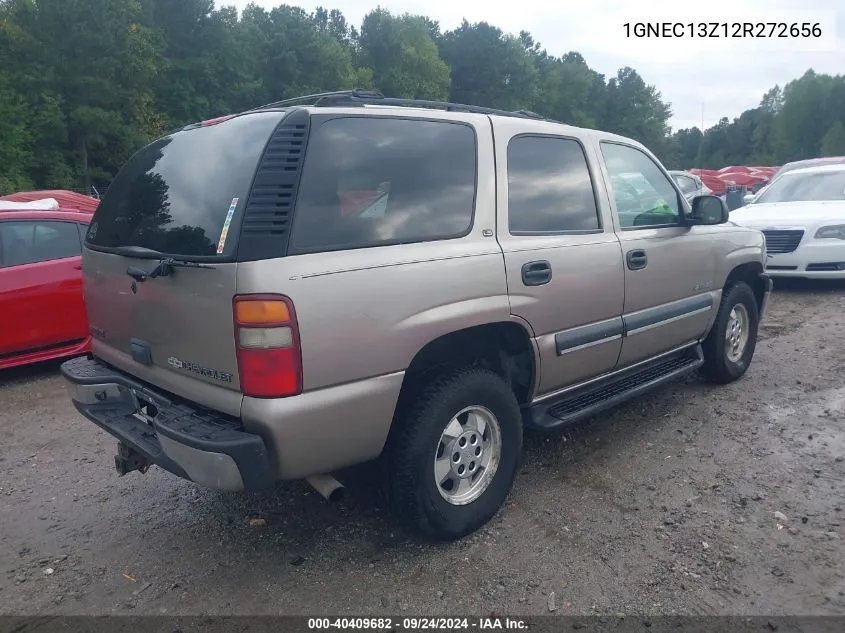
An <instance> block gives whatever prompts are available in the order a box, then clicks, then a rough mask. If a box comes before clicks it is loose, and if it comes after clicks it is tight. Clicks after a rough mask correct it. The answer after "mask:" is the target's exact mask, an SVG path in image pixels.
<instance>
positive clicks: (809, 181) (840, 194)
mask: <svg viewBox="0 0 845 633" xmlns="http://www.w3.org/2000/svg"><path fill="white" fill-rule="evenodd" d="M829 200H845V170H840V171H825V172H814V173H807V174H800V173H798V174H796V173H792V174H787V175H786V176H783V177H781V178H778V179H777V180H774V181H773V182H772V184H770V185H769V186H768V187H767V188H766V189H765V191H763V192H761V193H760V195H759V196H758V197H757V199H756V200H755V201H754V204H765V203H768V202H822V201H829Z"/></svg>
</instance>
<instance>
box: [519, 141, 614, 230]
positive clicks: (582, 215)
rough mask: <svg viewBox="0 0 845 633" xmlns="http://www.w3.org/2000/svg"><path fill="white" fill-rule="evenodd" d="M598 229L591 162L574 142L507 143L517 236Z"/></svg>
mask: <svg viewBox="0 0 845 633" xmlns="http://www.w3.org/2000/svg"><path fill="white" fill-rule="evenodd" d="M599 228H600V224H599V216H598V209H597V208H596V197H595V193H594V191H593V183H592V180H591V179H590V171H589V169H588V168H587V159H586V157H585V156H584V150H583V148H582V147H581V145H580V144H579V143H578V142H577V141H574V140H572V139H564V138H554V137H550V136H517V137H515V138H513V139H511V141H510V143H508V229H509V230H510V232H511V234H513V235H520V234H523V235H524V234H537V233H561V232H569V231H595V230H598V229H599Z"/></svg>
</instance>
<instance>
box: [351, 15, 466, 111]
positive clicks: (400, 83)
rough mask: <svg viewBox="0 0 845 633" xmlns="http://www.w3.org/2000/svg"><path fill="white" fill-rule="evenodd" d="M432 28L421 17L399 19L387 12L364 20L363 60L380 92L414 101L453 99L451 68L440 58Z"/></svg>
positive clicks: (369, 16) (412, 16)
mask: <svg viewBox="0 0 845 633" xmlns="http://www.w3.org/2000/svg"><path fill="white" fill-rule="evenodd" d="M431 27H432V25H431V23H430V22H429V21H428V20H426V19H425V18H423V17H421V16H415V15H408V14H406V15H402V16H400V17H395V16H393V15H391V14H390V12H389V11H387V10H385V9H376V10H375V11H372V12H370V13H368V14H367V15H366V16H365V17H364V22H363V24H362V25H361V36H360V39H359V45H360V58H361V61H362V62H363V64H364V65H366V66H367V67H369V68H371V69H372V72H373V81H374V83H375V85H376V86H377V87H378V88H379V89H380V90H382V91H384V92H385V93H387V94H389V95H390V96H392V97H404V98H410V99H436V100H444V99H447V98H448V97H449V85H450V77H449V67H448V66H447V65H446V63H445V62H444V61H443V60H442V59H440V57H439V54H438V51H437V44H435V42H434V40H433V39H432V37H431Z"/></svg>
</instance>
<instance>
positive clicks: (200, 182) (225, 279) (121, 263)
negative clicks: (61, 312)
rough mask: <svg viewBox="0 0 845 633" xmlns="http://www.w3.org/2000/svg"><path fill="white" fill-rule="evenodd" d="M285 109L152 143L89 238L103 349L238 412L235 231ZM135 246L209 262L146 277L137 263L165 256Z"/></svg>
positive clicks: (171, 385) (98, 348) (170, 385)
mask: <svg viewBox="0 0 845 633" xmlns="http://www.w3.org/2000/svg"><path fill="white" fill-rule="evenodd" d="M283 116H284V113H283V112H279V111H270V112H259V113H253V114H247V115H241V116H236V117H233V118H228V119H223V120H220V121H218V122H216V123H214V124H210V125H196V126H192V127H190V128H186V129H183V130H181V131H178V132H176V133H174V134H171V135H170V136H167V137H164V138H162V139H159V140H157V141H155V142H153V143H151V144H150V145H148V146H147V147H145V148H143V149H142V150H140V151H139V152H138V153H137V154H135V155H134V156H133V157H132V158H131V159H130V160H129V162H128V163H127V164H126V165H125V166H124V167H123V169H121V171H120V173H119V174H118V176H117V177H116V178H115V180H114V182H113V183H112V184H111V185H110V186H109V189H108V192H107V193H106V195H105V196H104V198H103V200H102V201H101V203H100V205H99V207H98V209H97V211H96V212H95V214H94V217H93V220H92V222H91V224H90V226H89V229H88V233H87V236H86V244H85V255H84V258H83V269H84V270H83V272H84V280H85V297H86V302H87V307H88V318H89V321H90V325H91V333H92V336H93V343H92V345H93V352H94V354H95V355H97V356H98V357H100V358H102V359H103V360H105V361H106V362H109V363H111V364H113V365H115V366H117V367H119V368H122V369H125V370H127V371H129V372H131V373H132V374H134V375H136V376H138V377H139V378H141V379H142V380H146V381H148V382H150V383H152V384H154V385H158V386H159V387H161V388H163V389H166V390H168V391H172V392H175V393H177V394H180V395H182V396H183V397H186V398H189V399H191V400H195V401H197V402H200V403H203V404H206V405H207V406H211V407H214V408H217V409H219V410H221V411H224V412H227V413H230V414H232V415H236V414H238V412H239V410H240V401H241V395H240V393H239V390H240V384H239V379H238V368H237V358H236V351H235V342H234V327H233V316H232V299H233V296H234V295H235V292H236V272H237V266H238V264H237V263H236V254H237V246H238V244H237V242H238V235H239V230H240V223H241V217H242V214H243V210H244V207H245V204H246V201H247V200H246V198H247V194H248V193H249V191H250V189H251V188H252V184H253V179H254V177H255V173H256V169H257V166H258V164H259V161H260V160H261V158H262V155H263V153H264V151H265V147H266V146H267V144H268V140H269V139H270V138H271V137H272V136H273V134H274V131H276V128H277V126H278V125H279V122H280V121H281V119H282V117H283ZM273 167H274V168H275V169H277V170H282V171H283V170H284V169H285V168H286V167H285V165H284V164H278V163H277V164H274V165H273ZM271 202H272V204H273V205H278V204H283V203H284V200H282V199H280V200H275V199H274V200H272V201H271ZM131 249H136V251H137V249H151V250H152V251H155V252H158V253H163V254H165V255H168V256H171V257H173V258H176V259H179V260H183V261H189V262H193V263H195V264H200V265H201V266H203V267H193V268H186V267H178V268H173V269H171V271H170V274H168V275H166V276H158V277H155V278H146V279H144V277H143V275H141V274H140V273H144V272H146V273H149V272H151V271H153V270H154V269H155V268H156V266H157V265H158V264H159V260H158V258H155V257H152V258H148V257H138V256H127V255H126V254H127V253H131V252H132V251H131ZM141 252H143V251H141ZM133 275H134V277H133Z"/></svg>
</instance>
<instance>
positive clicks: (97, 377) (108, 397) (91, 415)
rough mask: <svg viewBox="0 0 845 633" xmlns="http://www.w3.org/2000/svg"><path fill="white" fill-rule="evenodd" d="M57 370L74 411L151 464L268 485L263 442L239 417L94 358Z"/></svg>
mask: <svg viewBox="0 0 845 633" xmlns="http://www.w3.org/2000/svg"><path fill="white" fill-rule="evenodd" d="M61 369H62V374H63V376H64V377H65V379H66V380H67V381H68V382H69V383H70V393H71V399H72V400H73V404H74V406H75V407H76V408H77V410H78V411H79V412H80V413H82V415H84V416H85V417H86V418H88V419H89V420H91V421H92V422H94V423H95V424H96V425H97V426H99V427H100V428H102V429H104V430H105V431H107V432H108V433H110V434H111V435H113V436H114V437H116V438H117V439H118V440H119V441H121V442H123V443H124V444H126V445H127V446H129V447H130V448H132V449H134V450H135V451H136V452H138V453H140V454H141V455H143V456H144V457H145V458H146V459H148V460H149V461H150V462H152V463H153V464H156V465H157V466H160V467H161V468H164V469H165V470H168V471H170V472H171V473H173V474H175V475H178V476H179V477H183V478H185V479H189V480H191V481H194V482H196V483H198V484H201V485H204V486H208V487H211V488H217V489H221V490H234V491H239V490H246V491H251V490H260V489H262V488H267V487H268V486H270V485H272V484H273V482H274V480H275V478H274V477H273V468H272V464H271V459H270V456H269V454H268V451H267V448H266V446H265V444H264V441H263V440H262V439H261V437H259V436H258V435H255V434H252V433H247V432H245V431H244V430H243V426H242V424H241V422H240V420H237V419H234V418H230V417H228V416H224V415H221V414H218V413H214V412H212V411H207V410H204V409H200V408H198V407H196V406H193V405H191V404H190V403H187V402H184V401H177V400H175V399H174V398H173V397H172V396H170V395H168V394H165V393H162V392H159V391H156V390H154V389H151V388H150V387H149V386H147V385H145V384H143V383H141V382H138V381H137V380H135V379H133V378H132V377H130V376H129V375H128V374H125V373H123V372H120V371H118V370H115V369H113V368H111V367H109V366H108V365H106V364H104V363H102V362H100V361H98V360H96V359H90V358H84V357H83V358H75V359H73V360H69V361H67V362H65V363H64V364H62V368H61ZM145 403H146V404H148V405H149V404H151V405H153V407H154V408H155V409H156V410H157V413H156V415H155V416H154V417H152V418H151V419H149V418H148V419H147V420H144V419H141V418H139V417H137V416H136V414H137V413H138V412H139V410H140V409H141V406H142V405H143V404H145Z"/></svg>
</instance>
